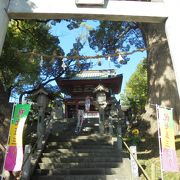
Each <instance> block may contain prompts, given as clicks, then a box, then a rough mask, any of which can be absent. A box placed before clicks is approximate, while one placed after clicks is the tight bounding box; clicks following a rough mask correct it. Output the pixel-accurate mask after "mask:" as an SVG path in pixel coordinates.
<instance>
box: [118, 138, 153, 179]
mask: <svg viewBox="0 0 180 180" xmlns="http://www.w3.org/2000/svg"><path fill="white" fill-rule="evenodd" d="M118 136H119V137H120V138H121V140H122V142H123V144H124V145H125V147H126V149H127V150H128V151H129V153H130V155H131V156H132V157H133V159H134V160H135V162H136V164H137V165H138V166H139V168H140V169H141V171H142V173H143V175H144V176H145V178H146V179H147V180H150V177H149V176H148V175H147V173H146V171H145V170H144V169H143V167H142V166H141V164H140V163H139V162H138V160H137V159H136V158H135V157H134V155H133V153H132V152H131V150H130V148H129V147H128V145H127V144H126V142H125V141H124V139H123V138H122V136H121V135H118Z"/></svg>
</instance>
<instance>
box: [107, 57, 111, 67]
mask: <svg viewBox="0 0 180 180" xmlns="http://www.w3.org/2000/svg"><path fill="white" fill-rule="evenodd" d="M107 60H108V64H109V66H110V60H111V57H110V56H108V59H107Z"/></svg>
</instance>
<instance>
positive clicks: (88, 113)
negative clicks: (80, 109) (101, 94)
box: [84, 111, 99, 118]
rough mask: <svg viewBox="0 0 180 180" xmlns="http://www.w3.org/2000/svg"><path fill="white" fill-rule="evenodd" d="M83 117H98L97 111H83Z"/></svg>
mask: <svg viewBox="0 0 180 180" xmlns="http://www.w3.org/2000/svg"><path fill="white" fill-rule="evenodd" d="M84 118H99V112H97V111H90V112H85V113H84Z"/></svg>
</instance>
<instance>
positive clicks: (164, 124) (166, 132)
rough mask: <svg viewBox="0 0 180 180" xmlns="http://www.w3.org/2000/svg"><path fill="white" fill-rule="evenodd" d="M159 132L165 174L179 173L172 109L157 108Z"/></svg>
mask: <svg viewBox="0 0 180 180" xmlns="http://www.w3.org/2000/svg"><path fill="white" fill-rule="evenodd" d="M157 112H158V122H159V131H160V136H161V139H160V140H161V147H160V151H161V161H162V162H161V163H162V170H163V171H165V172H178V171H179V168H178V161H177V156H176V149H175V139H174V121H173V111H172V109H167V108H163V107H159V106H157Z"/></svg>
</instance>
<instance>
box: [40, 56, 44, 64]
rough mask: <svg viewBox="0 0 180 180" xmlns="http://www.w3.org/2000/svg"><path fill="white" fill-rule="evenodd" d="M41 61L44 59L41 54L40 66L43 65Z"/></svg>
mask: <svg viewBox="0 0 180 180" xmlns="http://www.w3.org/2000/svg"><path fill="white" fill-rule="evenodd" d="M43 61H44V59H43V56H41V59H40V66H42V65H43Z"/></svg>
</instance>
